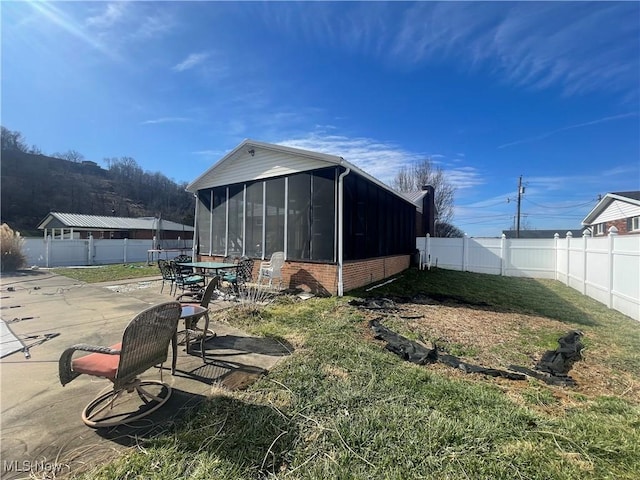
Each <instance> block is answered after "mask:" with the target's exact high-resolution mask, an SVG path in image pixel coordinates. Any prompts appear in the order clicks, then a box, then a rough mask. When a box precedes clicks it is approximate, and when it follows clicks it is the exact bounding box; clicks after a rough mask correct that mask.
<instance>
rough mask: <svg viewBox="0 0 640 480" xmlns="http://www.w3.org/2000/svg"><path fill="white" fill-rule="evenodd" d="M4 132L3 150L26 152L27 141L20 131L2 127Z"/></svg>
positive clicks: (1, 134)
mask: <svg viewBox="0 0 640 480" xmlns="http://www.w3.org/2000/svg"><path fill="white" fill-rule="evenodd" d="M1 129H2V132H1V133H0V136H1V137H2V150H13V151H18V152H26V151H27V150H28V147H27V142H26V141H25V139H24V137H23V136H22V134H21V133H20V132H13V131H11V130H9V129H8V128H5V127H1Z"/></svg>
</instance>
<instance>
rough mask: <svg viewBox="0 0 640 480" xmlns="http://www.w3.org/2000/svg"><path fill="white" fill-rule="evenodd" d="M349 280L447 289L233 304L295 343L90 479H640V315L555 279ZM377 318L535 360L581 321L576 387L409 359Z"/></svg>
mask: <svg viewBox="0 0 640 480" xmlns="http://www.w3.org/2000/svg"><path fill="white" fill-rule="evenodd" d="M350 294H351V295H353V296H365V295H366V296H396V297H413V296H414V295H418V294H419V295H422V296H423V297H430V298H432V299H438V301H437V302H420V303H411V302H409V303H404V304H399V305H401V309H400V310H399V311H398V312H395V313H388V312H387V313H384V314H372V313H371V312H369V311H364V310H360V309H358V308H356V307H353V306H350V305H349V304H348V300H349V299H350V297H344V298H335V297H333V298H324V299H320V298H317V299H311V300H307V301H304V302H302V301H296V300H295V299H292V298H288V297H285V298H283V299H281V300H279V301H278V302H276V303H274V304H272V305H269V306H267V307H254V306H247V305H244V306H238V307H237V308H236V309H234V310H229V311H225V312H221V313H220V314H219V315H220V316H219V317H218V318H217V320H218V321H226V322H229V323H231V324H233V325H234V326H237V327H239V328H242V329H244V330H245V331H248V332H251V333H253V334H258V335H265V336H273V337H279V338H283V339H286V340H287V341H288V342H289V343H290V344H292V345H294V347H295V348H296V351H295V353H294V354H293V355H291V356H290V357H288V358H287V359H285V360H283V361H282V362H281V363H280V364H279V365H278V366H277V367H276V368H275V369H274V370H272V371H270V372H269V374H268V375H266V376H264V377H263V378H261V379H260V380H259V381H257V382H256V383H254V384H253V385H251V386H250V387H249V388H248V389H247V390H244V391H234V392H229V391H220V392H219V394H218V395H216V396H214V397H213V398H211V399H210V400H208V401H206V402H205V404H204V405H202V406H200V407H199V408H198V409H197V410H195V411H193V412H191V413H190V414H189V415H186V416H185V417H184V420H183V421H181V422H177V425H178V426H177V427H175V429H173V430H171V431H167V432H165V433H164V434H162V435H160V436H157V437H155V438H153V439H150V440H147V441H144V442H142V441H141V445H140V447H139V448H136V449H132V450H130V451H128V452H127V453H125V454H123V455H121V456H120V457H118V458H116V459H114V460H113V461H112V462H110V463H107V464H105V465H101V466H99V467H97V468H94V469H93V470H91V471H90V472H87V473H85V474H84V477H83V478H87V479H98V478H101V479H114V480H115V479H124V478H127V479H134V478H135V479H138V478H139V479H150V478H156V479H165V478H167V479H169V478H171V479H174V478H176V479H177V478H190V479H257V478H282V479H284V478H292V479H318V480H320V479H322V480H324V479H335V478H339V479H351V478H354V479H411V478H416V479H418V478H421V479H424V478H434V479H509V480H511V479H580V480H583V479H637V478H639V477H638V476H639V472H640V383H639V381H638V379H639V378H640V323H638V322H635V321H633V320H631V319H629V318H628V317H625V316H624V315H622V314H619V313H617V312H615V311H613V310H609V309H607V308H606V307H605V306H603V305H601V304H600V303H598V302H596V301H594V300H591V299H589V298H588V297H584V296H582V295H580V294H579V293H578V292H576V291H574V290H572V289H570V288H568V287H565V286H564V285H562V284H560V283H558V282H554V281H542V280H533V279H520V278H504V277H499V276H489V275H480V274H472V273H462V272H454V271H446V270H440V269H436V270H432V271H423V272H421V271H417V270H408V271H407V272H405V273H404V274H403V275H401V276H400V277H399V278H398V280H396V281H395V282H392V283H389V284H387V285H385V286H383V287H381V288H378V289H375V290H372V291H371V292H364V291H359V292H350ZM374 316H377V317H381V321H382V322H383V323H384V324H385V325H386V326H389V327H390V328H393V329H394V330H396V331H398V332H399V333H401V334H403V335H405V336H408V337H411V338H421V339H423V340H425V341H427V342H428V341H429V340H435V341H436V342H438V344H439V345H440V346H442V347H444V348H446V349H448V350H449V351H450V352H451V353H453V354H455V355H459V356H460V357H461V358H463V359H465V360H467V361H470V362H474V363H478V364H482V365H483V366H487V367H497V368H503V367H504V366H505V365H508V364H510V363H518V364H519V365H523V366H526V367H530V368H531V367H533V365H534V364H535V360H536V359H537V358H539V357H540V355H541V354H542V353H543V352H544V350H545V349H554V348H555V347H556V346H557V343H556V340H557V338H558V337H559V336H561V335H563V334H564V333H566V332H567V331H569V330H571V329H579V330H581V331H583V332H584V334H585V337H584V343H585V345H586V351H585V352H584V353H585V359H584V361H582V362H579V363H577V364H576V365H575V366H574V371H572V372H571V374H572V376H574V378H575V379H576V380H577V382H578V385H577V386H576V387H572V388H562V387H552V386H549V385H546V384H544V383H541V382H539V381H537V380H527V381H509V380H505V379H496V378H491V377H485V376H482V375H474V374H464V373H463V372H461V371H457V370H454V369H452V368H449V367H446V366H444V365H440V364H437V365H427V366H418V365H414V364H410V363H407V362H404V361H402V360H401V359H400V358H399V357H397V356H396V355H394V354H392V353H391V352H389V351H387V350H385V349H384V346H383V344H382V343H381V342H379V341H376V340H374V339H373V337H372V334H371V332H370V329H369V327H368V320H369V319H371V318H373V317H374ZM574 372H575V374H574Z"/></svg>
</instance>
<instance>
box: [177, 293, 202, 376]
mask: <svg viewBox="0 0 640 480" xmlns="http://www.w3.org/2000/svg"><path fill="white" fill-rule="evenodd" d="M202 316H204V317H205V323H204V329H203V331H202V338H201V339H200V350H201V352H200V353H201V355H202V361H205V356H204V340H205V337H206V336H207V330H208V328H209V309H208V308H205V307H201V306H200V305H183V306H182V312H181V313H180V320H184V327H185V335H186V337H185V349H186V351H187V353H189V330H190V329H191V328H192V326H193V325H194V324H195V323H196V322H197V320H198V319H199V318H200V317H202ZM171 350H172V353H173V359H172V362H171V374H172V375H174V374H175V373H176V361H177V360H178V329H177V328H176V331H175V332H174V333H173V338H172V339H171Z"/></svg>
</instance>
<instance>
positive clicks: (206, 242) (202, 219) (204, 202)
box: [197, 189, 211, 255]
mask: <svg viewBox="0 0 640 480" xmlns="http://www.w3.org/2000/svg"><path fill="white" fill-rule="evenodd" d="M197 222H198V252H200V253H201V254H204V255H208V254H210V253H211V189H207V190H200V191H199V192H198V218H197Z"/></svg>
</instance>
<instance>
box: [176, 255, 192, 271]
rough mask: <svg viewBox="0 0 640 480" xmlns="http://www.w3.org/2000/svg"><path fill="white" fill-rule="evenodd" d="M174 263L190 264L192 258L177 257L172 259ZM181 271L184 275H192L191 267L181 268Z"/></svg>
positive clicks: (189, 256) (186, 256) (187, 256)
mask: <svg viewBox="0 0 640 480" xmlns="http://www.w3.org/2000/svg"><path fill="white" fill-rule="evenodd" d="M173 261H174V262H176V263H190V262H191V261H192V257H191V255H185V254H182V255H178V256H177V257H176V258H174V259H173ZM181 268H182V271H183V272H185V273H193V267H181Z"/></svg>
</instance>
